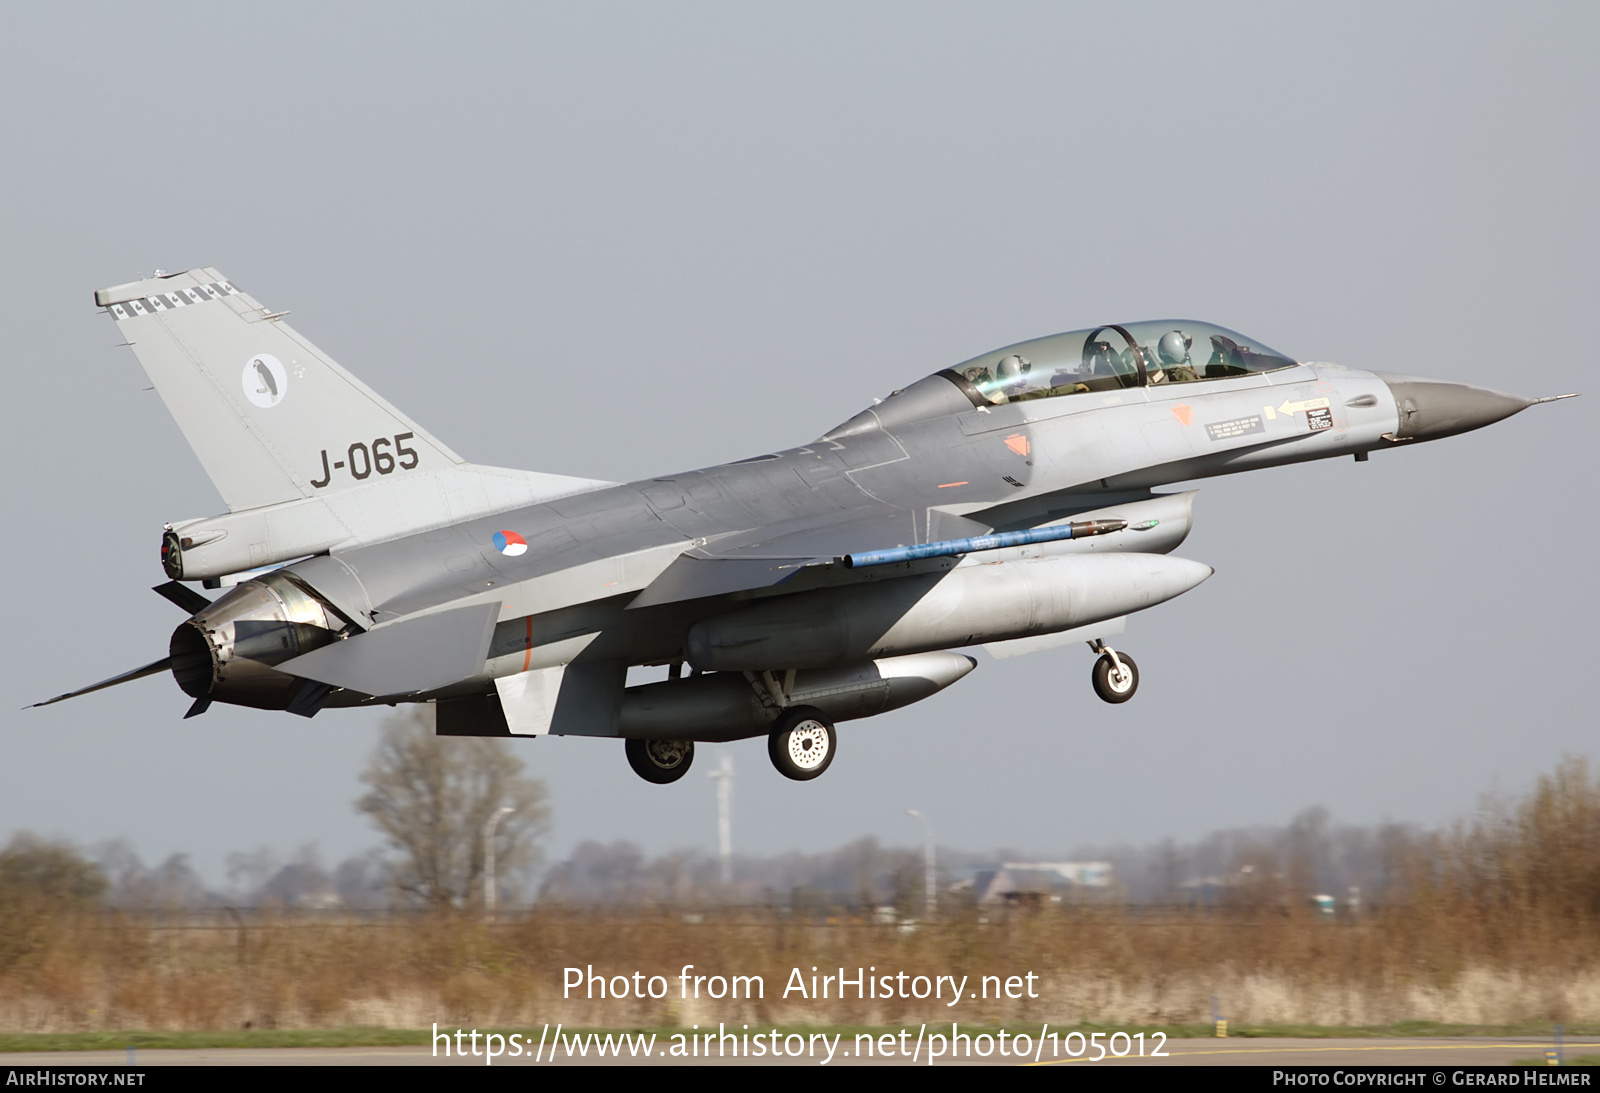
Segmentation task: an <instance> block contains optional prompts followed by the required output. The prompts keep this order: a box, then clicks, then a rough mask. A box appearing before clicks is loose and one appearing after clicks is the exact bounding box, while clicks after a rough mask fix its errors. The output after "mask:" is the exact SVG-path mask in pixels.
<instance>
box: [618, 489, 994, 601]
mask: <svg viewBox="0 0 1600 1093" xmlns="http://www.w3.org/2000/svg"><path fill="white" fill-rule="evenodd" d="M934 516H935V518H936V520H937V521H938V525H937V526H938V529H939V531H940V533H941V534H950V535H954V534H980V533H982V532H985V531H988V530H989V528H988V525H986V524H978V523H976V522H974V521H971V520H965V519H962V518H961V517H952V516H948V515H945V514H940V513H935V514H934ZM923 534H925V532H923V531H921V530H919V528H918V527H917V522H916V520H915V518H914V514H913V513H912V512H911V510H908V509H900V508H891V507H889V506H887V505H885V506H883V507H881V508H873V509H869V510H867V511H864V512H863V511H860V510H857V511H854V512H850V513H846V514H844V515H843V518H841V519H839V520H835V521H833V522H831V523H825V524H821V525H817V524H810V525H804V526H802V525H795V524H791V525H774V526H773V527H770V528H762V529H759V530H757V531H752V532H743V533H739V534H736V535H734V536H732V537H730V538H728V539H723V540H720V541H718V542H715V543H712V544H710V545H709V546H705V547H699V548H696V549H694V550H689V551H686V552H684V553H683V554H681V555H679V556H678V558H677V559H676V560H675V561H673V563H672V564H671V565H669V566H668V567H667V568H666V569H665V570H664V571H662V573H661V575H660V576H659V577H657V578H656V579H655V580H654V581H653V582H651V583H650V584H649V585H648V586H647V587H646V588H645V589H644V591H642V592H640V593H639V595H638V596H637V597H636V598H635V599H634V601H633V602H632V603H630V604H629V605H628V607H629V608H630V609H632V608H636V607H654V606H657V605H658V604H664V603H679V602H681V601H684V600H697V599H703V598H705V597H708V596H722V595H727V594H728V593H730V592H747V591H751V590H753V589H757V588H770V587H771V586H773V585H777V584H782V583H784V582H785V581H788V580H790V579H792V578H793V577H795V576H796V575H798V574H799V573H800V571H801V570H803V569H805V568H806V567H808V566H817V565H831V564H833V563H834V562H835V561H836V560H837V559H838V558H840V557H842V556H844V555H846V554H850V553H853V552H860V551H866V550H881V549H885V548H888V547H895V546H905V545H908V544H910V543H916V542H919V541H920V540H921V538H922V535H923Z"/></svg>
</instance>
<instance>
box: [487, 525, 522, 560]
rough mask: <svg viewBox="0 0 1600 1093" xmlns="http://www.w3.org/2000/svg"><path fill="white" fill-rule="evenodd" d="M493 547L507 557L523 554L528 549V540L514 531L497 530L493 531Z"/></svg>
mask: <svg viewBox="0 0 1600 1093" xmlns="http://www.w3.org/2000/svg"><path fill="white" fill-rule="evenodd" d="M494 548H495V549H496V550H498V551H499V552H500V553H501V554H504V555H506V556H507V557H509V558H515V557H516V556H517V555H518V554H525V553H527V550H528V540H526V539H524V538H523V537H522V536H520V535H518V534H517V533H516V532H514V531H497V532H495V533H494Z"/></svg>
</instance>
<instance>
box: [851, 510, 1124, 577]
mask: <svg viewBox="0 0 1600 1093" xmlns="http://www.w3.org/2000/svg"><path fill="white" fill-rule="evenodd" d="M1147 523H1149V524H1152V526H1153V522H1151V521H1147ZM1127 526H1128V522H1127V521H1126V520H1078V521H1075V522H1073V523H1070V524H1053V525H1051V526H1050V527H1043V528H1030V529H1028V530H1027V531H1002V532H998V533H996V534H994V535H975V536H972V537H970V538H967V539H942V540H940V541H939V542H936V543H914V544H913V545H911V546H905V547H893V548H891V549H889V550H867V551H863V552H861V553H860V554H846V555H844V556H842V557H841V558H840V559H839V563H840V564H841V565H843V566H844V567H845V568H846V569H862V568H864V567H866V566H873V565H892V564H893V563H895V562H913V561H917V560H918V559H921V558H950V557H955V556H957V555H960V554H975V553H977V552H979V551H984V550H1003V549H1005V548H1006V547H1019V546H1032V545H1033V544H1035V543H1054V542H1058V541H1060V540H1062V539H1082V538H1084V537H1086V536H1089V535H1109V534H1110V533H1112V532H1114V531H1121V530H1122V529H1123V528H1125V527H1127ZM1141 530H1142V529H1141Z"/></svg>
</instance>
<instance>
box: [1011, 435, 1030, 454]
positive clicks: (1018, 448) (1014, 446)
mask: <svg viewBox="0 0 1600 1093" xmlns="http://www.w3.org/2000/svg"><path fill="white" fill-rule="evenodd" d="M1006 447H1008V448H1010V449H1011V450H1012V451H1014V452H1016V453H1017V454H1018V455H1027V454H1028V438H1027V437H1025V436H1023V435H1022V434H1021V433H1012V434H1011V435H1010V436H1008V437H1006Z"/></svg>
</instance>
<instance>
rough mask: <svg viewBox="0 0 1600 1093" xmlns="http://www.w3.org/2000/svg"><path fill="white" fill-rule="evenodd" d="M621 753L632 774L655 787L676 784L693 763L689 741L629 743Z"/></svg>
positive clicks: (692, 742) (692, 750) (633, 741)
mask: <svg viewBox="0 0 1600 1093" xmlns="http://www.w3.org/2000/svg"><path fill="white" fill-rule="evenodd" d="M625 750H626V751H627V753H628V765H629V766H630V767H632V768H633V773H635V774H637V775H638V776H639V777H641V778H643V779H644V780H645V781H646V782H654V783H655V784H656V785H658V786H664V785H666V784H667V783H668V782H676V781H677V780H678V779H679V778H682V777H683V776H684V775H685V774H687V773H688V772H689V764H690V763H692V762H694V741H693V740H629V741H627V743H626V746H625Z"/></svg>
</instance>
